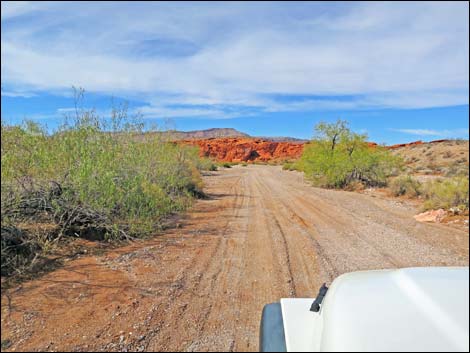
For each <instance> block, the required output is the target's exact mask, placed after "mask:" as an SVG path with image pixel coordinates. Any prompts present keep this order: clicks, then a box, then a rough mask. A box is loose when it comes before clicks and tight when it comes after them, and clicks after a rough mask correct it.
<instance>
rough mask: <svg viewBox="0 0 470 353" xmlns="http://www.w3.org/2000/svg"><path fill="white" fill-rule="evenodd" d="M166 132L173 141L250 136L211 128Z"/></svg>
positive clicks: (225, 129) (231, 129)
mask: <svg viewBox="0 0 470 353" xmlns="http://www.w3.org/2000/svg"><path fill="white" fill-rule="evenodd" d="M166 132H167V133H168V134H170V136H171V137H172V138H173V139H175V140H190V139H208V138H219V137H251V136H250V135H248V134H245V133H243V132H241V131H238V130H236V129H233V128H212V129H205V130H193V131H177V130H168V131H166Z"/></svg>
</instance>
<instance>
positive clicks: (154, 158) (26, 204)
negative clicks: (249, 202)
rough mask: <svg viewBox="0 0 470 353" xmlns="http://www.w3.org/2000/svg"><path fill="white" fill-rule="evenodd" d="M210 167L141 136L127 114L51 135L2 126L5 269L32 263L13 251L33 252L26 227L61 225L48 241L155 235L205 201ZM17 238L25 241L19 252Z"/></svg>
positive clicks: (89, 118)
mask: <svg viewBox="0 0 470 353" xmlns="http://www.w3.org/2000/svg"><path fill="white" fill-rule="evenodd" d="M144 135H145V138H142V137H143V136H144ZM213 166H214V164H213V163H212V162H211V161H209V160H202V159H200V158H199V156H198V151H197V148H195V147H188V146H181V145H178V144H175V143H172V142H170V141H169V139H168V138H167V137H166V136H165V134H146V133H144V131H143V124H141V123H140V122H139V121H138V120H137V119H132V118H129V117H128V116H127V110H126V109H125V108H122V109H121V110H113V117H112V119H111V120H110V121H109V120H104V119H100V118H99V117H98V116H96V115H95V113H94V111H93V110H91V111H77V114H76V117H75V118H74V121H73V122H72V123H68V122H66V123H64V125H63V126H61V127H60V128H59V129H58V131H56V132H55V133H53V134H48V133H47V131H46V130H45V129H44V128H43V127H41V126H40V125H38V124H35V123H33V122H30V121H26V122H25V123H24V124H23V125H22V126H5V125H3V124H2V126H1V180H2V182H1V203H2V208H1V225H2V264H3V263H4V261H6V262H8V261H9V260H8V259H6V258H4V254H5V256H7V254H10V255H11V256H13V255H14V258H17V257H18V256H20V255H21V254H26V255H27V256H26V255H25V256H24V257H25V259H26V260H28V261H29V259H30V258H31V256H33V258H34V255H31V254H30V253H29V252H28V251H29V250H28V251H26V250H21V251H20V252H17V251H16V250H15V248H14V247H17V248H18V249H30V248H31V247H30V246H28V247H25V246H23V245H22V244H23V243H25V244H26V243H27V242H32V241H33V240H32V239H33V237H32V235H31V237H29V238H28V236H26V235H27V234H29V233H28V232H24V231H23V230H21V229H18V228H17V226H18V225H21V224H24V223H34V222H46V223H53V224H56V225H57V226H58V227H59V231H58V232H57V233H55V234H51V235H50V237H52V238H53V239H49V240H47V241H53V240H54V239H60V238H61V237H62V236H64V235H74V236H76V235H78V236H84V237H86V236H90V235H91V234H93V237H94V238H99V239H107V240H112V239H123V238H131V237H143V236H145V235H148V234H151V233H154V232H156V231H157V230H158V229H160V228H161V227H162V226H163V224H164V222H165V220H166V219H167V218H168V216H169V215H171V214H173V213H175V212H178V211H182V210H184V209H185V208H187V207H188V206H189V205H190V204H191V202H192V200H193V198H194V197H197V196H200V195H201V194H202V187H203V185H202V179H201V175H200V171H201V170H205V169H211V168H214V167H213ZM15 234H16V235H21V237H20V236H18V237H16V240H18V244H16V243H15V241H16V240H15V239H14V238H15ZM54 237H55V238H54ZM24 239H27V240H25V241H23V240H24ZM4 240H5V241H4ZM7 240H8V241H7ZM4 242H5V244H6V245H5V246H6V247H7V248H6V250H5V251H6V252H4V251H3V245H4V244H3V243H4ZM7 243H8V244H9V245H8V244H7ZM15 244H16V245H15ZM11 247H13V248H11ZM33 248H34V249H36V250H37V249H39V248H42V246H41V245H40V244H39V243H38V246H36V245H34V246H33ZM10 255H8V256H10ZM11 256H10V257H11ZM12 258H13V257H12ZM10 260H11V259H10ZM26 260H25V261H26ZM20 262H21V261H20V260H18V259H17V260H15V261H14V263H20ZM8 263H11V261H10V262H8ZM2 266H3V265H2ZM2 272H3V267H2Z"/></svg>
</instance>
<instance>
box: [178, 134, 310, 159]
mask: <svg viewBox="0 0 470 353" xmlns="http://www.w3.org/2000/svg"><path fill="white" fill-rule="evenodd" d="M180 143H184V144H187V145H193V146H198V147H199V149H200V155H201V157H210V158H214V159H216V160H218V161H224V162H248V161H252V162H254V161H263V162H266V161H270V160H286V159H296V158H299V157H300V155H301V154H302V150H303V146H304V144H303V143H291V142H273V141H267V140H263V139H250V138H211V139H201V140H184V141H181V142H180Z"/></svg>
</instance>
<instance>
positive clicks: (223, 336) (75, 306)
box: [2, 166, 469, 351]
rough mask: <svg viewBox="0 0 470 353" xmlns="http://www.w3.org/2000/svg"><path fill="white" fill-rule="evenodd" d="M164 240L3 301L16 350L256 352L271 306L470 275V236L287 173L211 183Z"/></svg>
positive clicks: (265, 171) (228, 175)
mask: <svg viewBox="0 0 470 353" xmlns="http://www.w3.org/2000/svg"><path fill="white" fill-rule="evenodd" d="M206 184H207V192H208V194H209V195H210V198H209V199H208V200H201V201H198V202H197V204H196V205H195V207H194V208H193V210H192V211H191V212H190V213H189V214H188V215H187V216H186V217H185V218H184V219H183V220H182V221H181V225H180V227H178V228H175V229H173V230H171V231H169V232H167V234H165V235H164V236H161V237H157V238H155V239H152V240H146V241H143V242H138V243H135V244H132V245H130V246H126V247H122V248H119V249H117V250H111V251H107V252H105V253H104V254H102V255H93V256H90V255H89V256H84V257H82V258H79V259H75V260H73V261H70V262H68V263H67V264H66V265H65V266H64V267H62V268H60V269H58V270H56V271H54V272H51V273H49V274H47V275H45V276H43V277H42V278H40V279H38V280H35V281H31V282H28V283H25V284H23V285H22V286H20V287H18V288H15V289H12V290H10V291H8V292H7V293H4V295H3V296H2V344H3V343H5V346H9V348H8V350H14V349H16V350H76V351H79V350H118V351H123V350H124V351H125V350H129V351H131V350H133V351H135V350H137V351H144V350H157V351H166V350H172V351H178V350H182V351H207V350H224V351H226V350H228V351H243V350H249V351H255V350H257V349H258V328H259V319H260V314H261V309H262V307H263V305H264V304H265V303H269V302H273V301H278V300H279V298H281V297H305V296H309V297H311V296H313V295H315V294H316V292H317V290H318V288H319V286H320V285H321V283H323V282H330V281H331V280H332V279H334V278H335V277H336V276H338V275H339V274H342V273H344V272H349V271H354V270H365V269H378V268H396V267H408V266H428V265H446V266H447V265H467V266H468V244H469V243H468V233H467V232H464V231H460V230H457V229H453V228H449V227H447V226H443V225H436V224H422V223H417V222H416V221H415V220H414V219H413V218H412V215H413V214H414V213H413V212H414V210H413V209H411V208H410V206H404V205H401V204H399V203H397V202H395V201H391V200H384V199H380V198H374V197H371V196H367V195H361V194H357V193H348V192H340V191H329V190H321V189H315V188H312V187H310V186H308V185H307V184H305V183H303V182H302V176H301V174H299V173H296V172H287V171H282V170H281V169H280V168H279V167H269V166H249V167H241V166H239V167H234V168H232V169H226V170H223V171H219V172H215V173H213V175H212V176H209V177H206Z"/></svg>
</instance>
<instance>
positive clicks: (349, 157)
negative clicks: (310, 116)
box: [297, 120, 402, 188]
mask: <svg viewBox="0 0 470 353" xmlns="http://www.w3.org/2000/svg"><path fill="white" fill-rule="evenodd" d="M315 129H316V132H317V135H316V137H315V138H314V140H313V141H312V142H311V143H309V144H306V145H305V147H304V151H303V153H302V157H301V159H300V161H299V162H298V163H297V167H298V168H299V169H300V170H303V171H304V172H305V174H306V176H307V177H308V178H309V179H311V180H312V181H313V183H314V184H315V185H317V186H323V187H329V188H345V187H346V186H347V185H349V184H350V183H352V182H355V181H359V182H361V183H362V184H363V185H366V186H380V185H385V184H386V182H387V178H388V177H389V176H390V175H392V174H394V173H396V172H397V170H398V169H399V168H400V167H401V164H402V162H401V159H400V157H397V156H394V155H392V154H391V153H390V152H389V151H388V150H386V149H385V148H383V147H381V146H369V145H368V143H367V142H366V139H367V136H366V135H363V134H357V133H354V132H352V131H351V130H350V129H349V128H348V124H347V122H345V121H342V120H338V121H337V122H336V123H333V124H326V123H320V124H318V125H317V126H316V127H315Z"/></svg>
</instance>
